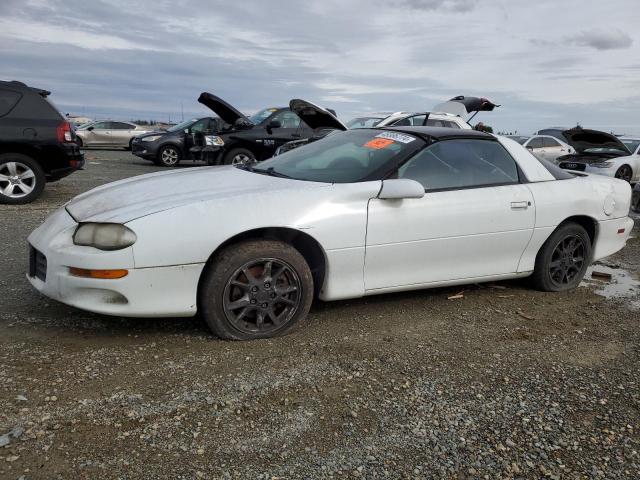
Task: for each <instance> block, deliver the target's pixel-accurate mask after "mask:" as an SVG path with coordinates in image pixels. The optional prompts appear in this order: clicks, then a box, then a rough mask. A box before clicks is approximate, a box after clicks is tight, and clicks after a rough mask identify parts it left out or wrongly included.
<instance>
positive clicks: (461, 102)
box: [431, 95, 500, 118]
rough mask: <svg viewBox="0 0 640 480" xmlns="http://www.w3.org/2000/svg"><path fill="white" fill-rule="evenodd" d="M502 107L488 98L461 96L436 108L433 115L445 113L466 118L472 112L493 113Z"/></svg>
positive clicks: (433, 109)
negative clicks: (495, 109)
mask: <svg viewBox="0 0 640 480" xmlns="http://www.w3.org/2000/svg"><path fill="white" fill-rule="evenodd" d="M499 106H500V105H498V104H496V103H493V102H491V101H489V100H487V99H486V98H482V97H465V96H464V95H459V96H457V97H453V98H452V99H451V100H449V101H447V102H444V103H439V104H438V105H436V106H434V107H433V108H432V109H431V111H432V112H433V113H437V112H443V113H451V114H453V115H458V116H459V117H462V118H466V117H467V116H468V114H469V113H472V112H491V111H493V109H494V108H496V107H499Z"/></svg>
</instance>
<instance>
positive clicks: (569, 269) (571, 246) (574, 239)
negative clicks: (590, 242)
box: [549, 235, 586, 288]
mask: <svg viewBox="0 0 640 480" xmlns="http://www.w3.org/2000/svg"><path fill="white" fill-rule="evenodd" d="M585 251H586V247H585V245H584V243H583V239H582V238H580V237H579V236H578V235H570V236H567V237H565V238H563V239H562V240H560V242H558V244H557V245H556V248H555V249H554V250H553V253H552V254H551V262H550V263H549V277H550V278H551V281H552V282H553V283H555V284H556V285H557V286H559V287H561V288H562V287H564V286H566V285H571V284H572V283H573V282H574V281H575V279H576V277H577V276H578V275H579V274H580V272H581V271H582V267H583V266H584V263H585Z"/></svg>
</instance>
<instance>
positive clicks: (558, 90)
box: [0, 0, 640, 134]
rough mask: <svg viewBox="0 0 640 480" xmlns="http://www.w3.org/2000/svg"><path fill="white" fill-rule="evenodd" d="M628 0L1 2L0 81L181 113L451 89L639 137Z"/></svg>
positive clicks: (90, 107) (415, 107) (637, 71)
mask: <svg viewBox="0 0 640 480" xmlns="http://www.w3.org/2000/svg"><path fill="white" fill-rule="evenodd" d="M638 31H640V8H638V0H609V1H607V2H604V1H602V2H596V1H584V0H563V1H562V2H557V1H556V0H537V1H531V0H483V1H477V0H321V1H316V2H302V1H299V0H282V1H281V0H268V1H263V0H254V1H251V0H239V1H235V2H229V1H228V0H227V1H220V2H218V1H214V0H191V1H184V2H181V1H179V0H171V1H164V0H153V1H145V0H135V1H132V0H126V1H122V0H91V1H84V0H60V1H57V0H26V1H25V0H0V78H5V79H16V80H22V81H25V82H26V83H28V84H31V85H33V86H37V87H41V88H46V89H48V90H51V91H52V92H53V95H52V99H53V100H54V102H55V103H56V104H57V105H58V106H59V107H60V109H61V110H64V111H65V112H71V113H75V114H82V113H85V114H87V115H90V116H98V117H102V118H105V117H111V118H121V119H131V118H139V117H140V118H153V119H158V120H164V121H166V120H167V119H168V118H169V116H170V118H171V120H179V119H180V118H179V117H180V112H181V105H182V106H183V108H184V112H185V113H184V115H185V117H188V116H197V115H202V114H205V115H206V114H207V112H208V110H206V109H205V107H201V106H200V105H199V104H198V103H197V101H196V99H197V97H198V95H199V93H200V92H202V91H209V92H212V93H215V94H217V95H219V96H221V97H223V98H224V99H226V100H227V101H228V102H230V103H232V104H233V105H235V106H236V107H237V108H239V109H240V110H242V111H245V112H252V111H255V110H257V109H260V108H262V107H266V106H279V105H285V104H287V103H288V100H289V99H290V98H296V97H298V98H305V99H308V100H311V101H314V102H316V103H319V104H321V105H323V106H327V107H331V108H335V109H336V110H337V112H338V115H339V116H340V117H341V118H343V119H349V118H350V117H352V116H354V115H356V114H361V113H366V112H367V111H379V110H385V111H386V110H391V111H394V110H408V111H424V110H429V109H430V108H431V107H432V106H434V105H435V104H437V103H440V102H442V101H444V100H447V99H449V98H451V97H453V96H455V95H476V96H485V97H487V98H489V99H491V100H492V101H494V102H496V103H499V104H501V105H502V106H501V107H500V108H498V109H496V110H495V111H494V112H490V113H483V114H480V115H479V116H478V117H477V118H478V120H481V121H483V122H485V123H487V124H490V125H493V126H494V128H497V129H499V130H511V131H513V130H517V131H519V132H522V133H531V132H533V131H535V130H537V129H539V128H544V127H549V126H572V125H575V124H576V122H580V123H581V124H582V125H583V126H588V127H593V128H601V129H606V130H613V131H615V132H616V133H635V134H640V114H639V109H640V34H638V33H637V32H638Z"/></svg>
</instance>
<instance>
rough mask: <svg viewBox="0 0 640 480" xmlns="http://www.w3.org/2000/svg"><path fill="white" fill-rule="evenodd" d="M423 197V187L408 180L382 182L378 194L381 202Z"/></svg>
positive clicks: (399, 179)
mask: <svg viewBox="0 0 640 480" xmlns="http://www.w3.org/2000/svg"><path fill="white" fill-rule="evenodd" d="M422 197H424V187H423V186H422V184H420V183H419V182H416V181H415V180H411V179H408V178H398V179H391V180H383V181H382V188H381V189H380V193H379V194H378V198H380V199H381V200H400V199H403V198H422Z"/></svg>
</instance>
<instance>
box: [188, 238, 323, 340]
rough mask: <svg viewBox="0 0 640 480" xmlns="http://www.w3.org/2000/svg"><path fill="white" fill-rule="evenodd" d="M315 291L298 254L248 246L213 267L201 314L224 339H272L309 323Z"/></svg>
mask: <svg viewBox="0 0 640 480" xmlns="http://www.w3.org/2000/svg"><path fill="white" fill-rule="evenodd" d="M313 291H314V290H313V277H312V275H311V270H310V269H309V265H307V262H306V261H305V259H304V257H303V256H302V255H301V254H300V252H298V250H296V249H295V248H293V247H292V246H291V245H289V244H287V243H284V242H280V241H275V240H249V241H245V242H241V243H237V244H234V245H231V246H229V247H227V248H226V249H224V250H223V251H222V252H221V253H220V254H218V255H216V257H215V258H214V259H213V261H211V262H210V263H209V265H208V266H207V268H206V269H205V272H204V273H203V280H202V282H201V285H200V289H199V294H198V307H199V308H198V310H199V312H200V313H201V314H202V317H203V318H204V320H205V321H206V322H207V325H208V326H209V328H210V329H211V331H212V332H213V333H214V334H216V335H217V336H218V337H220V338H223V339H227V340H253V339H259V338H271V337H276V336H281V335H285V334H287V333H290V332H291V331H293V330H294V329H297V328H300V327H301V326H302V325H304V324H306V323H307V322H308V317H307V313H308V312H309V308H311V302H312V301H313Z"/></svg>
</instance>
